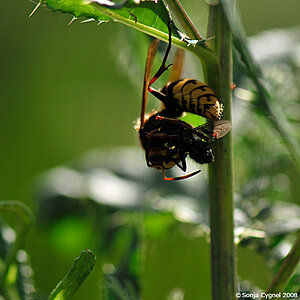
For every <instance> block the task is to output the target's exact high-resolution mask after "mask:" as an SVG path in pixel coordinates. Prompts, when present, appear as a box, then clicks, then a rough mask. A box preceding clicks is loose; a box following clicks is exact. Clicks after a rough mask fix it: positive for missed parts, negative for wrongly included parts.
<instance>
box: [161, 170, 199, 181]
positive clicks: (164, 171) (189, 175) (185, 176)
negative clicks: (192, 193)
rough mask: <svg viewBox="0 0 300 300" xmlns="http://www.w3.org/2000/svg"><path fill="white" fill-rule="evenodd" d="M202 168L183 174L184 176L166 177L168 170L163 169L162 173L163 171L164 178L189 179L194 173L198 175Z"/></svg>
mask: <svg viewBox="0 0 300 300" xmlns="http://www.w3.org/2000/svg"><path fill="white" fill-rule="evenodd" d="M200 172H201V170H198V171H195V172H193V173H190V174H187V175H183V176H179V177H166V170H165V169H162V173H163V180H169V181H170V180H182V179H187V178H190V177H192V176H194V175H197V174H198V173H200Z"/></svg>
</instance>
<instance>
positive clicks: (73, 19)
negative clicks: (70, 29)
mask: <svg viewBox="0 0 300 300" xmlns="http://www.w3.org/2000/svg"><path fill="white" fill-rule="evenodd" d="M76 19H77V17H73V18H72V20H71V21H70V22H69V23H68V26H70V25H71V24H72V23H73V22H74V21H75V20H76Z"/></svg>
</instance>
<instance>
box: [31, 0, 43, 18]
mask: <svg viewBox="0 0 300 300" xmlns="http://www.w3.org/2000/svg"><path fill="white" fill-rule="evenodd" d="M41 4H42V1H39V2H38V4H37V5H36V6H35V8H34V9H33V11H32V12H31V13H30V15H29V16H28V18H31V16H32V15H33V14H34V13H35V12H36V11H37V9H38V8H39V7H40V5H41Z"/></svg>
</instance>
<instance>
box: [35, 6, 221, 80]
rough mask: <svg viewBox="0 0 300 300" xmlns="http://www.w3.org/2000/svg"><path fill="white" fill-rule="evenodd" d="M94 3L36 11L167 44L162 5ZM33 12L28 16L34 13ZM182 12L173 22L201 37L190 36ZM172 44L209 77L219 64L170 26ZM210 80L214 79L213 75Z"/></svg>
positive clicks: (196, 42)
mask: <svg viewBox="0 0 300 300" xmlns="http://www.w3.org/2000/svg"><path fill="white" fill-rule="evenodd" d="M95 1H96V0H92V1H90V2H91V3H90V4H86V2H85V3H84V2H83V0H41V1H40V2H39V3H38V5H37V7H38V6H40V5H41V6H42V7H43V6H47V7H48V8H50V9H51V10H53V11H60V12H63V13H68V14H71V15H73V16H74V18H75V19H76V18H79V17H84V18H86V19H88V20H95V21H99V22H107V21H116V22H120V23H123V24H125V25H127V26H130V27H132V28H134V29H136V30H139V31H141V32H144V33H146V34H148V35H151V36H153V37H155V38H158V39H160V40H163V41H165V42H167V41H168V36H169V33H168V22H169V20H170V13H169V9H168V7H167V6H166V5H165V3H164V2H163V1H158V3H155V1H142V2H140V3H135V2H133V1H132V0H128V1H125V2H124V3H123V4H116V3H113V2H110V1H105V2H104V1H101V0H97V2H95ZM37 7H36V8H37ZM36 8H35V9H34V10H33V12H32V13H31V14H30V15H32V14H33V13H34V12H35V11H36ZM181 9H182V8H181V7H178V6H176V9H174V10H175V11H174V12H173V13H174V14H175V15H176V18H177V19H178V20H180V23H181V24H187V25H185V26H184V28H186V30H187V31H188V32H189V34H190V36H191V38H195V37H200V36H199V34H198V33H197V32H193V28H194V27H193V26H192V25H191V21H190V20H189V19H188V17H187V15H186V14H185V12H184V10H183V9H182V10H181ZM74 18H73V19H74ZM116 42H117V41H116ZM172 43H173V44H174V45H176V46H177V47H181V48H184V49H186V50H189V51H192V52H194V53H195V54H196V55H197V56H199V58H201V59H202V60H203V61H204V62H205V64H207V65H211V66H210V68H205V69H208V73H210V70H213V72H215V70H216V68H217V67H216V66H217V65H218V62H217V59H216V57H215V55H214V54H213V53H212V52H211V51H210V49H209V48H208V47H207V45H206V43H205V40H202V39H201V40H198V39H195V40H192V39H190V38H188V37H187V36H186V35H185V34H184V33H182V32H180V31H179V30H178V28H177V27H176V26H175V25H174V24H172ZM190 45H192V46H190ZM210 76H211V77H213V76H214V74H211V75H210Z"/></svg>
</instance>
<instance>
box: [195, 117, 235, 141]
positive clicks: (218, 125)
mask: <svg viewBox="0 0 300 300" xmlns="http://www.w3.org/2000/svg"><path fill="white" fill-rule="evenodd" d="M231 127H232V125H231V122H230V121H228V120H218V121H214V122H213V121H212V122H207V123H205V124H203V125H200V126H198V127H196V128H195V129H196V130H197V131H199V132H203V133H204V134H205V135H207V136H209V137H210V138H215V139H220V138H222V137H223V136H225V135H226V134H227V133H228V132H229V131H230V130H231Z"/></svg>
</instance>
